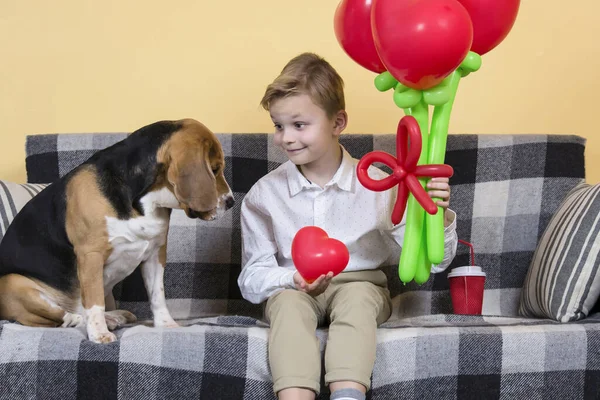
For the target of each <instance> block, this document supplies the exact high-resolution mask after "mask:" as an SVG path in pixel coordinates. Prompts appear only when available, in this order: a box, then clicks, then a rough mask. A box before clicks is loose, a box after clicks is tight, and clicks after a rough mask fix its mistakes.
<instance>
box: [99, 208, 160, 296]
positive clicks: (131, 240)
mask: <svg viewBox="0 0 600 400" xmlns="http://www.w3.org/2000/svg"><path fill="white" fill-rule="evenodd" d="M161 211H164V212H161ZM168 224H169V217H168V214H167V212H166V210H157V211H156V212H154V213H152V214H150V215H147V216H141V217H136V218H131V219H129V220H119V219H117V218H112V217H107V218H106V227H107V231H108V240H109V242H110V244H111V246H112V253H111V254H110V256H109V257H108V260H106V263H105V266H104V282H105V285H106V286H114V284H116V283H118V282H119V281H120V280H122V279H124V278H125V277H126V276H128V275H129V274H131V273H132V272H133V270H134V269H135V268H136V267H137V266H138V265H139V264H140V263H142V262H144V261H146V260H148V259H149V258H151V257H156V256H157V254H158V251H159V249H160V247H161V246H162V245H164V244H165V242H166V240H167V228H168Z"/></svg>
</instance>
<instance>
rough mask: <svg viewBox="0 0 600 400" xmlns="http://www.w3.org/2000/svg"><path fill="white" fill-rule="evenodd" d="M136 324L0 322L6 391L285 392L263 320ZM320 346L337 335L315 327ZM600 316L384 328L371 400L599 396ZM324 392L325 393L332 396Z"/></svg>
mask: <svg viewBox="0 0 600 400" xmlns="http://www.w3.org/2000/svg"><path fill="white" fill-rule="evenodd" d="M186 325H187V326H185V327H182V328H176V329H174V330H168V329H166V330H163V329H156V328H150V327H147V326H143V325H138V326H135V327H132V328H128V329H121V330H120V331H119V332H118V338H119V340H118V341H117V342H114V343H111V344H108V345H97V344H94V343H91V342H89V341H87V340H86V339H85V334H84V333H83V332H82V331H80V330H78V329H75V328H71V329H63V328H46V329H31V328H26V327H22V326H20V325H16V324H10V323H4V324H2V323H1V322H0V382H2V390H0V399H6V400H9V399H10V400H12V399H35V398H38V399H44V400H45V399H57V400H64V399H74V398H78V399H86V400H87V399H127V400H129V399H131V400H134V399H140V400H142V399H151V398H156V399H167V398H168V399H210V400H213V399H215V400H219V399H223V400H229V399H244V400H269V399H275V396H274V394H273V392H272V383H271V382H270V372H269V369H268V364H267V335H268V329H267V328H266V327H265V326H264V325H263V324H260V323H256V322H255V320H253V319H248V318H240V317H232V316H224V317H215V318H205V319H200V320H190V321H188V323H187V324H186ZM317 336H318V338H319V341H320V342H321V345H324V343H325V341H326V339H327V332H326V331H323V330H320V331H318V333H317ZM599 347H600V318H598V317H597V316H596V317H592V318H590V319H588V320H584V321H582V322H575V323H570V324H559V323H556V322H552V321H549V320H533V319H520V318H510V317H473V316H458V315H451V314H450V315H434V316H422V317H414V318H409V319H405V320H402V321H396V322H389V323H386V324H385V325H384V327H382V328H381V329H380V333H379V343H378V345H377V360H376V363H375V368H374V371H373V376H372V390H371V391H370V392H369V394H368V396H367V399H372V400H379V399H390V400H391V399H393V400H395V399H408V400H412V399H415V400H416V399H418V400H428V399H431V400H439V399H442V400H443V399H473V400H481V399H486V400H487V399H501V398H502V399H525V398H528V399H529V398H533V399H544V400H564V399H597V398H598V397H597V396H598V395H599V393H600V356H599V355H598V348H599ZM328 398H329V396H328V392H327V390H326V389H325V388H324V390H323V392H322V393H321V395H320V396H319V397H318V399H319V400H325V399H328Z"/></svg>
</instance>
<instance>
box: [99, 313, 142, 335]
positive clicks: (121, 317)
mask: <svg viewBox="0 0 600 400" xmlns="http://www.w3.org/2000/svg"><path fill="white" fill-rule="evenodd" d="M104 319H105V320H106V326H108V330H109V331H114V330H115V329H117V328H121V327H123V326H124V325H125V324H127V323H131V322H135V321H137V318H136V317H135V315H133V314H132V313H130V312H129V311H126V310H114V311H106V312H105V313H104Z"/></svg>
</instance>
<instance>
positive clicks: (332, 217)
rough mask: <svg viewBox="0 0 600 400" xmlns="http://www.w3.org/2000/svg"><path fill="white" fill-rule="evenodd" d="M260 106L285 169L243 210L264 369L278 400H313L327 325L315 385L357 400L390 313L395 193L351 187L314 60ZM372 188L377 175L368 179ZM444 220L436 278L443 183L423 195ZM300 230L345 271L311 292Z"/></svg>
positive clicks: (336, 122)
mask: <svg viewBox="0 0 600 400" xmlns="http://www.w3.org/2000/svg"><path fill="white" fill-rule="evenodd" d="M261 105H262V106H263V107H264V108H265V109H266V110H268V111H269V112H270V114H271V119H272V120H273V123H274V124H275V135H274V143H275V144H276V145H278V146H280V147H281V148H282V149H283V151H284V152H285V153H286V155H287V156H288V158H289V161H288V162H286V163H284V164H282V165H281V166H280V167H279V168H277V169H276V170H274V171H272V172H271V173H269V174H267V175H266V176H265V177H263V178H262V179H260V180H259V181H258V182H257V183H256V184H255V185H254V186H253V187H252V189H251V190H250V191H249V192H248V194H247V195H246V197H245V198H244V201H243V203H242V210H241V224H242V272H241V274H240V276H239V278H238V284H239V286H240V289H241V292H242V295H243V297H244V298H245V299H247V300H248V301H250V302H253V303H256V304H258V303H261V302H263V301H265V300H267V303H266V307H265V317H266V319H267V320H268V321H269V323H270V325H271V330H270V334H269V364H270V367H271V372H272V374H273V385H274V391H275V392H276V393H277V395H278V396H279V398H280V399H314V398H315V394H318V393H319V390H320V376H321V357H320V352H319V342H318V340H317V338H316V335H315V330H316V328H317V326H318V325H319V324H323V323H325V322H329V336H328V341H327V347H326V352H325V369H326V375H325V382H326V384H328V385H329V388H330V390H331V392H332V395H331V399H334V400H337V399H364V398H365V393H366V391H367V389H368V388H369V385H370V378H371V373H372V370H373V365H374V362H375V350H376V329H377V326H379V325H380V324H382V323H383V322H385V321H386V320H387V319H388V318H389V316H390V313H391V299H390V294H389V291H388V289H387V281H386V277H385V274H384V273H383V271H381V270H380V269H379V267H381V266H382V265H385V262H386V261H387V260H388V259H390V257H395V258H396V262H397V260H398V255H399V253H400V248H399V245H401V244H402V241H403V235H404V228H405V225H404V223H405V222H404V221H402V222H401V223H400V224H399V225H397V226H392V223H391V220H390V215H391V211H392V208H393V205H394V201H395V198H396V197H395V196H396V192H395V190H393V189H392V190H389V191H386V192H373V191H370V190H368V189H366V188H364V187H363V186H362V185H361V184H360V182H359V181H358V179H357V178H356V164H357V163H358V160H356V159H353V158H352V157H351V156H350V155H349V154H348V152H347V151H346V150H345V149H344V148H343V147H342V146H341V145H340V144H339V140H338V139H339V136H340V134H341V133H342V131H343V130H344V128H345V127H346V124H347V121H348V116H347V114H346V111H345V103H344V91H343V81H342V79H341V77H340V76H339V75H338V74H337V72H336V71H335V70H334V69H333V68H332V67H331V65H329V63H328V62H327V61H325V60H324V59H322V58H321V57H319V56H317V55H315V54H311V53H304V54H301V55H299V56H297V57H295V58H293V59H292V60H291V61H290V62H289V63H288V64H287V65H286V66H285V68H284V69H283V71H282V72H281V74H280V75H279V77H277V79H275V81H274V82H273V83H272V84H270V85H269V86H268V87H267V90H266V92H265V95H264V97H263V99H262V101H261ZM369 175H370V176H371V177H373V178H374V179H382V178H384V177H385V176H386V174H385V173H384V172H383V171H381V170H379V169H377V168H375V167H371V169H369ZM428 188H429V189H430V191H429V194H430V196H431V197H438V198H441V199H442V201H439V202H438V205H440V206H441V207H443V208H444V213H445V226H446V229H445V259H444V261H443V262H442V264H440V265H439V266H436V267H432V272H440V271H443V270H444V269H445V268H446V267H447V266H448V265H449V264H450V262H451V261H452V259H453V258H454V255H455V254H456V244H457V237H456V232H455V223H454V220H455V214H454V212H453V211H450V210H447V207H448V202H449V197H450V188H449V185H448V179H437V180H432V181H431V182H429V184H428ZM307 225H316V226H319V227H321V228H323V229H324V230H325V231H326V232H327V233H328V235H329V236H330V237H332V238H335V239H338V240H340V241H342V242H344V244H345V245H346V246H347V247H348V251H349V252H350V262H349V263H348V266H347V267H346V269H345V270H344V272H342V273H341V274H339V275H338V276H336V277H334V278H332V274H331V273H328V274H327V275H322V276H321V277H319V278H318V279H317V280H315V281H314V282H313V283H310V284H309V283H307V282H305V281H304V279H302V277H301V276H300V275H299V273H298V272H297V271H296V269H295V267H294V263H293V261H292V256H291V243H292V240H293V238H294V236H295V234H296V232H297V231H298V230H299V229H300V228H302V227H304V226H307Z"/></svg>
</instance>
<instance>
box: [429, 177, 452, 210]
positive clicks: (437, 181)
mask: <svg viewBox="0 0 600 400" xmlns="http://www.w3.org/2000/svg"><path fill="white" fill-rule="evenodd" d="M449 181H450V180H449V179H448V178H431V180H430V181H429V182H428V183H427V189H429V190H428V191H427V193H429V197H437V198H439V199H440V200H437V201H436V202H435V203H436V204H437V205H438V206H440V207H442V208H443V209H444V211H446V209H447V208H448V206H449V205H450V185H449V184H448V182H449Z"/></svg>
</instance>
